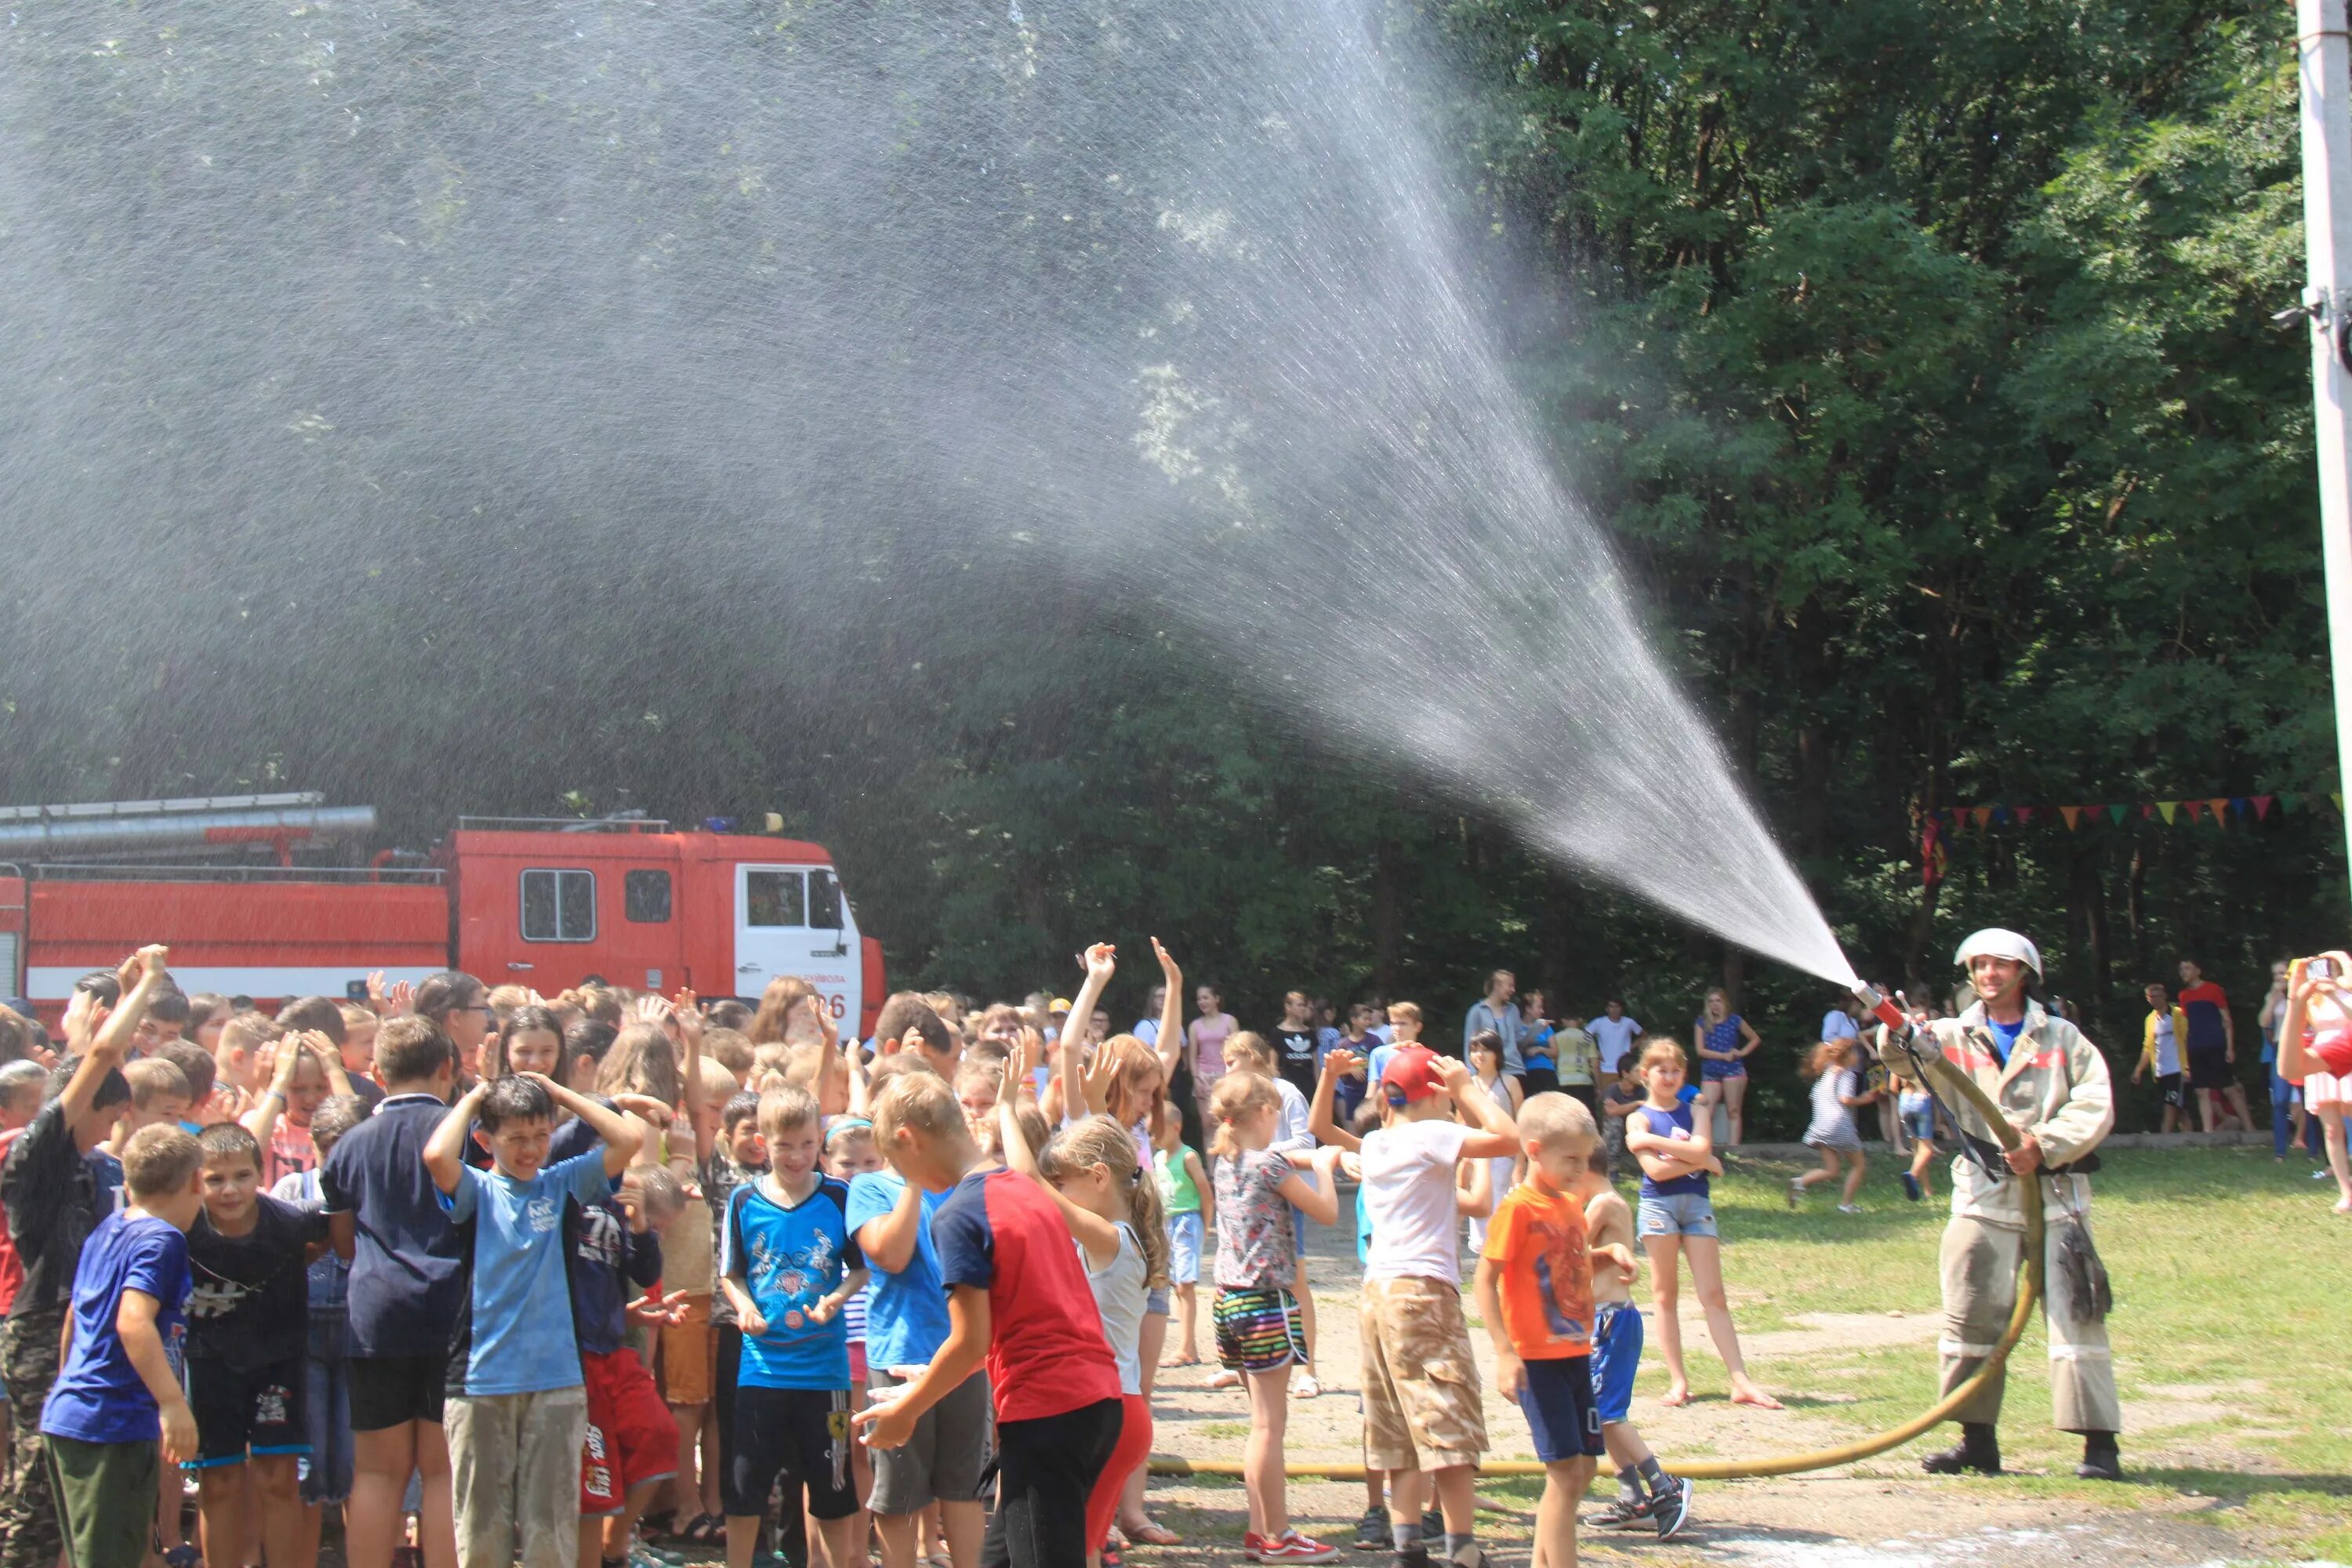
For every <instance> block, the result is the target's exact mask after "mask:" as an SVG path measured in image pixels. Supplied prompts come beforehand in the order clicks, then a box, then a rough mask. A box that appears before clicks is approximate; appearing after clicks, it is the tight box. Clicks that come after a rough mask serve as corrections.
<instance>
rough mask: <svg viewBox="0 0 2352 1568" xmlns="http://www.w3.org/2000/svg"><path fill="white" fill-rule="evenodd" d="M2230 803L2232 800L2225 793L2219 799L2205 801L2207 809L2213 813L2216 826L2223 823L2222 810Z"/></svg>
mask: <svg viewBox="0 0 2352 1568" xmlns="http://www.w3.org/2000/svg"><path fill="white" fill-rule="evenodd" d="M2229 804H2230V801H2229V797H2228V796H2227V795H2224V796H2222V797H2221V798H2220V799H2218V800H2209V801H2207V802H2206V803H2205V809H2206V810H2208V811H2210V812H2211V813H2212V814H2213V825H2214V826H2216V827H2218V826H2221V824H2222V822H2223V820H2224V818H2223V817H2222V816H2221V812H2222V810H2223V808H2224V807H2226V806H2227V805H2229Z"/></svg>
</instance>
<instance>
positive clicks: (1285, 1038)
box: [1274, 991, 1317, 1100]
mask: <svg viewBox="0 0 2352 1568" xmlns="http://www.w3.org/2000/svg"><path fill="white" fill-rule="evenodd" d="M1315 1046H1316V1037H1315V1007H1314V1004H1312V1003H1310V1002H1309V1001H1307V993H1306V992H1304V991H1286V992H1284V993H1283V994H1282V1022H1280V1023H1278V1024H1276V1026H1274V1065H1275V1070H1276V1072H1278V1073H1279V1074H1281V1076H1282V1081H1283V1082H1285V1083H1286V1084H1288V1085H1290V1087H1291V1088H1293V1089H1297V1091H1298V1092H1299V1095H1300V1096H1301V1097H1302V1098H1304V1099H1309V1100H1311V1099H1313V1098H1314V1094H1315V1077H1316V1068H1317V1062H1316V1051H1315Z"/></svg>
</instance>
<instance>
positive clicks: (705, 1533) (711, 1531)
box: [677, 1513, 727, 1546]
mask: <svg viewBox="0 0 2352 1568" xmlns="http://www.w3.org/2000/svg"><path fill="white" fill-rule="evenodd" d="M677 1538H678V1539H679V1540H680V1541H691V1542H694V1543H695V1544H696V1545H698V1546H715V1545H719V1544H721V1543H723V1542H725V1541H726V1539H727V1521H725V1520H723V1519H721V1518H720V1517H719V1515H717V1514H715V1513H698V1514H696V1515H695V1516H694V1518H693V1519H692V1520H690V1521H688V1523H687V1527H686V1528H685V1529H684V1530H682V1531H679V1532H678V1537H677Z"/></svg>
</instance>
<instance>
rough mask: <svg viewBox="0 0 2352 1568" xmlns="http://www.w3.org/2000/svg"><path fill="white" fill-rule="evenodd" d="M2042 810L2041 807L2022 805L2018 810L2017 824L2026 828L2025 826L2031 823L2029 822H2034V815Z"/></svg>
mask: <svg viewBox="0 0 2352 1568" xmlns="http://www.w3.org/2000/svg"><path fill="white" fill-rule="evenodd" d="M2040 809H2042V808H2041V807H2040V806H2034V805H2021V806H2019V807H2018V808H2017V823H2018V826H2021V827H2022V826H2025V824H2027V823H2029V822H2031V821H2032V820H2033V814H2034V813H2035V812H2037V811H2039V810H2040Z"/></svg>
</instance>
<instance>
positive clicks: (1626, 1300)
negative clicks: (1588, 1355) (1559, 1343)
mask: <svg viewBox="0 0 2352 1568" xmlns="http://www.w3.org/2000/svg"><path fill="white" fill-rule="evenodd" d="M1625 1059H1626V1060H1627V1061H1628V1062H1629V1063H1634V1062H1635V1061H1636V1058H1633V1057H1630V1056H1629V1057H1627V1058H1625ZM1636 1065H1638V1063H1636ZM1571 1190H1572V1191H1574V1192H1575V1194H1576V1195H1577V1197H1578V1198H1579V1199H1580V1200H1581V1201H1582V1203H1583V1205H1584V1236H1585V1242H1584V1247H1585V1251H1586V1253H1587V1254H1589V1255H1591V1256H1592V1257H1596V1258H1597V1257H1599V1256H1600V1255H1601V1254H1602V1253H1604V1252H1607V1253H1610V1254H1611V1255H1612V1256H1616V1255H1617V1254H1618V1253H1620V1252H1622V1255H1623V1257H1622V1262H1623V1263H1624V1267H1623V1268H1596V1269H1594V1270H1593V1271H1592V1302H1593V1305H1592V1397H1593V1404H1594V1405H1595V1406H1596V1407H1597V1408H1598V1409H1599V1410H1600V1412H1601V1442H1602V1443H1603V1444H1605V1445H1606V1446H1607V1447H1608V1449H1609V1462H1610V1464H1611V1466H1612V1467H1613V1468H1615V1469H1616V1471H1617V1496H1616V1499H1615V1500H1614V1501H1612V1502H1611V1503H1610V1504H1609V1505H1608V1506H1607V1507H1606V1508H1603V1509H1602V1510H1601V1511H1600V1512H1599V1513H1597V1514H1595V1515H1593V1516H1592V1518H1591V1519H1590V1520H1588V1521H1586V1522H1587V1523H1589V1524H1591V1525H1594V1526H1597V1527H1598V1528H1600V1529H1603V1530H1622V1529H1625V1528H1626V1527H1628V1526H1631V1525H1637V1524H1642V1523H1644V1522H1647V1523H1651V1524H1654V1525H1655V1526H1656V1527H1657V1531H1658V1537H1659V1539H1660V1540H1664V1539H1666V1538H1667V1537H1669V1536H1672V1535H1674V1534H1675V1533H1676V1532H1677V1531H1680V1530H1681V1529H1682V1527H1683V1524H1684V1522H1685V1521H1686V1520H1688V1519H1689V1518H1690V1490H1691V1487H1690V1482H1688V1481H1686V1480H1684V1479H1681V1478H1679V1477H1676V1476H1670V1475H1668V1474H1666V1473H1665V1471H1664V1470H1663V1469H1661V1468H1659V1466H1658V1459H1657V1456H1656V1455H1654V1454H1653V1453H1651V1452H1650V1446H1649V1445H1648V1444H1647V1443H1644V1442H1643V1441H1642V1435H1641V1434H1640V1433H1639V1432H1636V1431H1635V1430H1633V1422H1632V1421H1631V1420H1630V1419H1628V1416H1629V1415H1631V1413H1632V1411H1633V1374H1634V1373H1635V1372H1636V1371H1637V1370H1638V1369H1639V1368H1640V1366H1641V1364H1642V1309H1640V1308H1639V1307H1636V1306H1635V1305H1633V1289H1632V1286H1633V1274H1634V1272H1635V1265H1634V1260H1633V1210H1632V1209H1630V1208H1628V1207H1626V1206H1625V1200H1624V1199H1623V1198H1622V1197H1619V1196H1618V1195H1617V1189H1616V1188H1615V1187H1614V1186H1612V1185H1611V1184H1610V1181H1609V1173H1608V1172H1607V1171H1606V1170H1605V1169H1604V1168H1602V1166H1601V1163H1600V1162H1599V1161H1597V1160H1587V1161H1586V1162H1585V1163H1584V1169H1583V1171H1581V1172H1580V1173H1579V1174H1578V1175H1577V1178H1576V1183H1575V1185H1574V1187H1573V1188H1572V1189H1571ZM1644 1486H1646V1487H1648V1489H1649V1492H1648V1495H1647V1496H1644V1495H1643V1487H1644Z"/></svg>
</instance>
